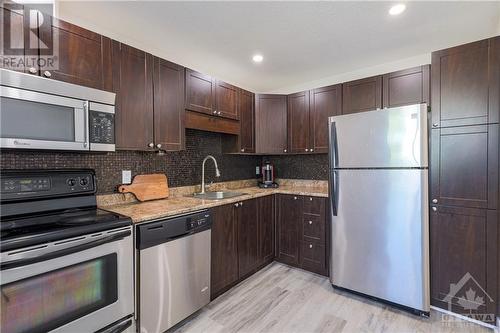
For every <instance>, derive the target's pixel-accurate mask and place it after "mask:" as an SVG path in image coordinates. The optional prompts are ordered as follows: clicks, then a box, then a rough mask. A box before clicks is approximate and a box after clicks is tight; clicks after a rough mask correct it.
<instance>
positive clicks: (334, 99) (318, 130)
mask: <svg viewBox="0 0 500 333" xmlns="http://www.w3.org/2000/svg"><path fill="white" fill-rule="evenodd" d="M310 105H311V106H310V113H309V130H310V139H309V142H310V144H309V148H310V151H311V152H315V153H327V152H328V117H332V116H337V115H340V114H341V112H342V85H340V84H336V85H334V86H328V87H323V88H318V89H314V90H311V103H310Z"/></svg>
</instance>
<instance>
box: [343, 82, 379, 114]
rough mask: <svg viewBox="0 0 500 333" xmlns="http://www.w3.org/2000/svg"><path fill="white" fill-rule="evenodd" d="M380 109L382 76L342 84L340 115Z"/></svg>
mask: <svg viewBox="0 0 500 333" xmlns="http://www.w3.org/2000/svg"><path fill="white" fill-rule="evenodd" d="M380 108H382V75H378V76H373V77H368V78H364V79H360V80H355V81H351V82H346V83H343V84H342V114H350V113H356V112H363V111H371V110H375V109H380Z"/></svg>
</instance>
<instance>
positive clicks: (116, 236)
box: [0, 230, 132, 270]
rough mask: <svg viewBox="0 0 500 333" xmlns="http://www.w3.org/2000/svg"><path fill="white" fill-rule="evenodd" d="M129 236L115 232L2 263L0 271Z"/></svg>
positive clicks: (126, 233) (127, 232) (130, 233)
mask: <svg viewBox="0 0 500 333" xmlns="http://www.w3.org/2000/svg"><path fill="white" fill-rule="evenodd" d="M130 235H132V232H131V231H130V230H125V231H122V232H117V233H116V234H113V235H111V236H107V237H103V238H99V239H96V240H91V241H89V242H87V243H83V244H79V245H75V246H72V247H69V248H65V249H61V250H56V251H53V252H49V253H46V254H43V255H40V256H36V257H29V258H22V259H16V260H12V261H3V262H2V263H0V270H5V269H12V268H16V267H21V266H26V265H31V264H35V263H37V262H42V261H46V260H50V259H54V258H58V257H62V256H66V255H69V254H73V253H76V252H81V251H84V250H88V249H91V248H93V247H97V246H100V245H103V244H106V243H110V242H115V241H118V240H120V239H123V238H125V237H128V236H130Z"/></svg>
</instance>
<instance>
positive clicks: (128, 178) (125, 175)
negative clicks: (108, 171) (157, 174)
mask: <svg viewBox="0 0 500 333" xmlns="http://www.w3.org/2000/svg"><path fill="white" fill-rule="evenodd" d="M131 182H132V171H130V170H122V184H130V183H131Z"/></svg>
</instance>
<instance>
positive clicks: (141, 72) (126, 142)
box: [113, 41, 154, 150]
mask: <svg viewBox="0 0 500 333" xmlns="http://www.w3.org/2000/svg"><path fill="white" fill-rule="evenodd" d="M113 88H114V91H115V92H116V106H115V107H116V148H118V149H131V150H150V149H154V136H153V131H154V129H153V56H151V55H150V54H147V53H146V52H143V51H141V50H138V49H135V48H133V47H130V46H128V45H125V44H122V43H119V42H116V41H113Z"/></svg>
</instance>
